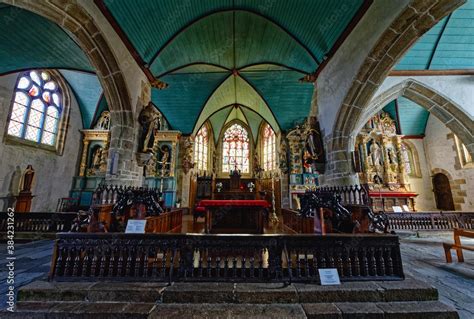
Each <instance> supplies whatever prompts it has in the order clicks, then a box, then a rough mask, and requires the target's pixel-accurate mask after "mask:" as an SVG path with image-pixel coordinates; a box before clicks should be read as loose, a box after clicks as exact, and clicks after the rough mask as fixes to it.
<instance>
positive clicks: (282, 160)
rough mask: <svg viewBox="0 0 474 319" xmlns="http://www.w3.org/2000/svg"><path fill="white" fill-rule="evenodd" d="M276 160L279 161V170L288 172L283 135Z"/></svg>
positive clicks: (284, 172)
mask: <svg viewBox="0 0 474 319" xmlns="http://www.w3.org/2000/svg"><path fill="white" fill-rule="evenodd" d="M278 162H279V167H280V171H281V172H282V173H283V174H286V173H288V154H287V146H286V141H285V138H284V137H283V136H282V137H281V143H280V151H279V154H278Z"/></svg>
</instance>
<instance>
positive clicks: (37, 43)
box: [0, 4, 108, 128]
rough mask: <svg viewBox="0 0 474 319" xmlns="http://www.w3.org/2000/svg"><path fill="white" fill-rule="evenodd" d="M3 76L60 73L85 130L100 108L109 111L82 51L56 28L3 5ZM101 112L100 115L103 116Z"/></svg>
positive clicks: (0, 14)
mask: <svg viewBox="0 0 474 319" xmlns="http://www.w3.org/2000/svg"><path fill="white" fill-rule="evenodd" d="M0 30H2V31H1V32H0V61H1V63H0V75H1V74H6V73H12V72H17V71H21V70H29V69H58V70H59V72H60V73H61V75H62V76H63V77H64V79H65V80H66V82H67V83H68V84H69V86H70V88H71V91H72V92H73V94H74V96H75V98H76V100H77V102H78V104H79V109H80V112H81V116H82V124H83V127H84V128H90V127H91V125H92V124H93V123H94V116H95V115H96V113H97V112H98V111H97V106H98V105H100V109H101V110H102V109H107V108H108V107H107V103H106V102H105V99H103V100H102V101H101V102H100V103H99V99H100V98H101V96H102V88H101V86H100V83H99V80H98V79H97V76H96V75H95V74H94V72H93V71H94V69H93V68H92V66H91V65H90V63H89V61H88V59H87V57H86V56H85V54H84V53H83V51H82V50H81V48H80V47H79V46H78V45H77V44H76V42H74V41H73V39H72V38H71V37H69V35H68V34H67V33H66V32H65V31H64V30H63V29H62V28H61V27H59V26H58V25H57V24H55V23H53V22H51V21H49V20H48V19H46V18H43V17H41V16H39V15H37V14H35V13H32V12H29V11H26V10H23V9H20V8H17V7H12V6H9V5H6V4H2V5H0ZM101 110H99V113H100V112H101Z"/></svg>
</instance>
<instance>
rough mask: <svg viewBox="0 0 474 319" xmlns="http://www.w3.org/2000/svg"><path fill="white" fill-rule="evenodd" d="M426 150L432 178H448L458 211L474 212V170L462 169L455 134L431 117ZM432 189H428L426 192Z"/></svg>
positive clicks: (425, 145)
mask: <svg viewBox="0 0 474 319" xmlns="http://www.w3.org/2000/svg"><path fill="white" fill-rule="evenodd" d="M425 135H426V136H425V138H424V149H425V152H426V158H427V161H428V164H429V165H428V167H429V172H430V179H431V176H432V175H434V174H436V173H443V174H445V175H447V176H448V178H449V182H450V185H451V192H452V194H453V199H454V207H455V209H456V210H463V211H474V168H472V167H471V168H468V167H464V168H462V167H460V165H459V159H458V156H457V153H456V146H455V142H454V136H453V133H452V132H451V131H450V130H449V129H448V128H447V127H446V126H445V125H444V124H443V123H442V122H441V121H439V120H438V119H437V118H435V117H434V116H430V117H429V120H428V124H427V126H426V132H425ZM431 189H432V186H431V187H430V188H427V189H426V190H425V192H429V191H430V190H431Z"/></svg>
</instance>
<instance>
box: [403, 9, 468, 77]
mask: <svg viewBox="0 0 474 319" xmlns="http://www.w3.org/2000/svg"><path fill="white" fill-rule="evenodd" d="M395 69H396V70H449V69H474V0H468V1H467V3H466V4H464V5H463V6H462V7H460V8H459V9H457V10H456V11H454V12H453V13H452V14H451V15H449V16H447V17H446V18H444V19H443V20H441V21H440V22H439V23H438V24H437V25H436V26H435V27H433V28H432V29H431V30H429V31H428V32H427V33H426V34H425V35H424V36H423V37H422V38H421V39H420V40H418V42H417V43H416V44H415V45H414V46H413V47H412V48H411V49H410V50H409V51H408V52H407V53H406V54H405V56H404V57H403V58H402V60H401V61H400V62H399V63H398V65H397V66H396V67H395Z"/></svg>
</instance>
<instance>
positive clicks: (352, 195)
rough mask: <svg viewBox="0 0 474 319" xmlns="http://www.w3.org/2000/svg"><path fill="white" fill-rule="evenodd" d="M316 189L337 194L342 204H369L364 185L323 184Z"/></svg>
mask: <svg viewBox="0 0 474 319" xmlns="http://www.w3.org/2000/svg"><path fill="white" fill-rule="evenodd" d="M317 190H318V191H322V192H332V193H336V194H338V195H339V196H340V197H341V204H342V205H348V204H357V205H369V193H368V191H367V188H366V186H364V185H349V186H323V187H318V188H317Z"/></svg>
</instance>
